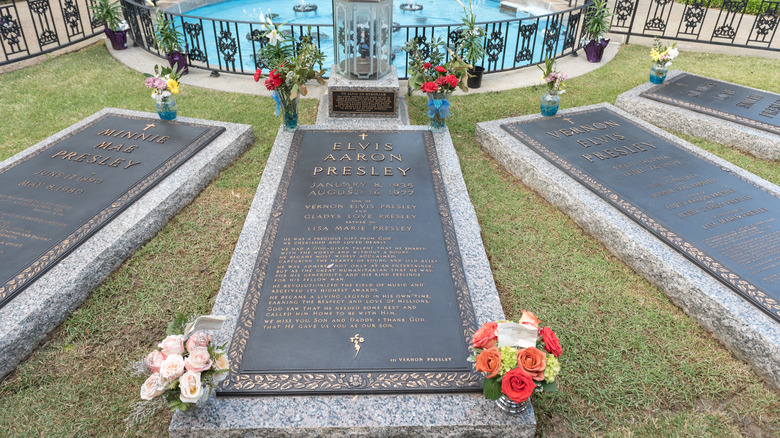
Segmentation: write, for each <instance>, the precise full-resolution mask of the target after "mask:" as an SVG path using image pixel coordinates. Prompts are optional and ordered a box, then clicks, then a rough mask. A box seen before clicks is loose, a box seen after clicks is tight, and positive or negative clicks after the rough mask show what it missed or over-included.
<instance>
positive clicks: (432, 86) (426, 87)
mask: <svg viewBox="0 0 780 438" xmlns="http://www.w3.org/2000/svg"><path fill="white" fill-rule="evenodd" d="M420 89H421V90H422V91H423V93H435V92H437V91H439V86H438V85H436V83H435V82H426V83H424V84H422V86H421V87H420Z"/></svg>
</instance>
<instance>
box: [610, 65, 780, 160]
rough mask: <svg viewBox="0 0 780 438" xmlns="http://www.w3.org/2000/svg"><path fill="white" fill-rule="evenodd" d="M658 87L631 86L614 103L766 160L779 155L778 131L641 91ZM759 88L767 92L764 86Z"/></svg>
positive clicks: (673, 74) (647, 118) (669, 127)
mask: <svg viewBox="0 0 780 438" xmlns="http://www.w3.org/2000/svg"><path fill="white" fill-rule="evenodd" d="M684 73H685V72H683V71H681V70H672V71H671V72H669V74H668V75H667V77H666V81H672V80H673V79H674V78H676V77H678V76H680V75H682V74H684ZM655 87H657V85H655V84H652V83H650V82H646V83H644V84H642V85H639V86H638V87H635V88H632V89H631V90H629V91H626V92H625V93H623V94H621V95H619V96H618V98H617V100H616V101H615V106H617V107H618V108H620V109H622V110H624V111H627V112H629V113H631V114H633V115H635V116H637V117H640V118H642V119H644V120H645V121H648V122H650V123H652V124H653V125H656V126H659V127H661V128H664V129H667V130H670V131H675V132H681V133H683V134H687V135H690V136H693V137H700V138H705V139H707V140H709V141H712V142H714V143H720V144H723V145H726V146H731V147H734V148H737V149H739V150H742V151H745V152H748V153H750V154H752V155H754V156H756V157H758V158H763V159H765V160H776V159H778V158H780V135H778V134H777V133H772V132H768V131H766V130H763V129H758V128H754V127H751V126H748V125H746V124H742V123H737V122H734V121H731V120H728V119H727V118H722V117H715V116H713V115H709V114H706V113H702V112H698V111H694V110H692V109H689V108H686V107H684V106H677V105H671V104H669V103H664V102H659V101H657V100H653V99H649V98H647V97H644V96H642V93H645V92H647V91H648V90H651V89H653V88H655ZM740 87H741V88H749V87H743V86H740ZM756 91H759V92H762V93H766V92H764V91H762V90H756ZM767 103H769V102H767ZM776 117H780V116H776Z"/></svg>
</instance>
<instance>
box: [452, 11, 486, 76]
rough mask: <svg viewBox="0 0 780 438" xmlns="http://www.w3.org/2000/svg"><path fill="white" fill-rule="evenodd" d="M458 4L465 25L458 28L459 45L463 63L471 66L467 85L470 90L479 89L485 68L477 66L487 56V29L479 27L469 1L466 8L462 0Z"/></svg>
mask: <svg viewBox="0 0 780 438" xmlns="http://www.w3.org/2000/svg"><path fill="white" fill-rule="evenodd" d="M458 3H460V5H461V6H462V7H463V19H462V21H463V25H462V26H461V27H460V28H458V31H459V32H460V37H461V42H460V44H459V48H460V51H458V53H462V54H463V55H462V58H463V61H465V62H466V63H467V64H468V65H469V69H468V80H467V81H466V82H467V85H468V87H469V88H479V87H481V86H482V75H483V74H484V72H485V68H484V67H482V66H481V65H479V66H478V65H476V64H477V62H479V61H481V60H482V58H483V57H484V56H485V47H484V39H485V29H483V28H481V27H479V26H477V15H476V14H475V13H474V8H473V6H472V4H471V0H469V6H468V7H466V5H464V4H463V3H461V1H460V0H458Z"/></svg>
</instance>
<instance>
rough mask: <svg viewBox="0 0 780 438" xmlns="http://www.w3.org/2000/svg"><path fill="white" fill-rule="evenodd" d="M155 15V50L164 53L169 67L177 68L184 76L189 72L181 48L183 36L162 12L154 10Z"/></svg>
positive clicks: (185, 57)
mask: <svg viewBox="0 0 780 438" xmlns="http://www.w3.org/2000/svg"><path fill="white" fill-rule="evenodd" d="M155 14H156V18H155V25H154V42H155V43H156V44H157V50H159V51H160V52H161V53H165V57H166V58H167V59H168V63H169V64H170V65H171V67H174V65H175V66H177V70H178V71H180V72H181V74H183V75H186V74H187V73H189V71H190V70H189V68H188V67H187V54H186V53H185V51H184V50H182V47H181V41H182V40H183V39H184V35H183V34H182V33H181V32H180V31H179V29H177V28H176V23H174V21H173V19H172V18H170V19H169V18H168V17H167V16H166V15H165V13H164V12H163V11H161V10H160V9H155Z"/></svg>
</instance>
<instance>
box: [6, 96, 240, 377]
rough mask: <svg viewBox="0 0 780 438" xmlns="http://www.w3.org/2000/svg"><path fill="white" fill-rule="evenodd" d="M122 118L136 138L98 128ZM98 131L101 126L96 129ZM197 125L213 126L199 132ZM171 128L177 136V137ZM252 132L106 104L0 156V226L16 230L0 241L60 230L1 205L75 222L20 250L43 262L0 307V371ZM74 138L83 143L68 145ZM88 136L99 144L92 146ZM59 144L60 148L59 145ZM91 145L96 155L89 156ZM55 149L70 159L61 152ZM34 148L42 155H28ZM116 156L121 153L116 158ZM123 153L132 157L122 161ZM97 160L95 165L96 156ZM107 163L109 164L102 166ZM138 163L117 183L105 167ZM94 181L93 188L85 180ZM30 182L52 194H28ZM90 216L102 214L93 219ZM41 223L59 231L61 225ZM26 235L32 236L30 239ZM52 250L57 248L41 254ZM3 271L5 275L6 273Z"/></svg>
mask: <svg viewBox="0 0 780 438" xmlns="http://www.w3.org/2000/svg"><path fill="white" fill-rule="evenodd" d="M104 125H105V126H104ZM130 125H132V126H130ZM136 125H137V126H136ZM151 125H154V126H151ZM122 126H128V128H131V129H129V130H130V131H132V133H133V134H139V136H138V137H137V139H136V140H131V139H128V138H126V137H125V138H123V139H120V137H119V135H117V137H116V138H115V137H109V136H108V131H110V130H111V129H116V132H114V134H116V133H117V132H119V131H128V129H122ZM147 126H148V129H147V131H146V132H147V133H149V132H150V131H153V130H157V131H159V132H157V131H155V134H152V135H149V136H146V137H144V136H143V135H140V133H143V132H144V131H143V130H144V128H147ZM106 130H108V131H106ZM100 132H103V133H104V134H103V135H100ZM204 134H206V135H211V134H213V135H214V136H213V138H212V139H211V140H210V141H205V138H204V137H203V135H204ZM112 135H113V134H112ZM155 135H156V136H157V137H155V140H154V141H152V142H148V141H147V142H146V143H147V144H142V141H141V138H145V139H146V140H149V139H151V138H152V137H154V136H155ZM166 136H168V137H170V138H169V139H165V141H164V142H163V143H156V142H155V141H158V140H160V139H162V138H163V137H166ZM84 137H88V138H84ZM92 137H94V138H92ZM174 137H181V138H180V139H179V140H180V141H179V140H174ZM79 139H81V140H79ZM96 139H97V140H96ZM82 140H83V141H82ZM116 140H121V141H116ZM253 140H254V139H253V133H252V128H251V126H248V125H237V124H231V123H223V122H214V121H207V120H197V119H190V118H179V119H177V120H176V121H174V122H164V121H161V120H160V119H159V117H158V116H157V115H156V114H149V113H143V112H137V111H127V110H121V109H112V108H106V109H104V110H102V111H99V112H98V113H96V114H94V115H92V116H90V117H88V118H86V119H84V120H82V121H81V122H79V123H77V124H75V125H73V126H71V127H70V128H68V129H65V130H63V131H61V132H60V133H58V134H55V135H53V136H51V137H49V138H47V139H46V140H43V141H42V142H40V143H38V144H36V145H34V146H32V147H30V148H28V149H26V150H25V151H22V152H20V153H19V154H17V155H15V156H13V157H11V158H9V159H7V160H5V161H3V162H2V163H0V171H2V174H3V178H11V179H12V182H13V181H15V182H14V184H13V185H15V186H16V187H18V188H19V189H21V190H23V192H22V193H21V194H20V193H7V192H6V191H5V187H4V191H3V192H2V197H3V203H4V204H10V205H11V207H9V208H3V210H2V211H3V212H4V213H3V214H4V216H3V219H2V220H0V222H2V227H4V229H10V230H12V231H14V233H6V234H11V235H12V236H16V238H15V239H10V238H4V239H3V240H4V241H5V242H8V243H12V244H14V245H22V246H26V245H27V244H28V240H29V239H32V240H44V239H51V240H52V241H54V240H57V239H60V240H63V238H62V236H59V237H58V236H53V235H47V234H46V233H52V232H53V231H52V230H46V229H43V230H37V231H35V232H27V231H24V230H23V229H22V228H24V227H25V226H27V225H26V224H25V223H21V225H20V224H18V223H16V222H13V223H11V220H10V219H9V216H8V215H11V217H13V218H15V220H17V221H18V220H23V221H27V222H29V223H33V224H35V223H39V221H44V220H45V221H48V222H62V223H65V222H66V221H70V222H72V223H74V224H75V225H76V227H75V229H76V231H75V232H74V231H72V230H71V231H70V232H68V233H61V234H63V235H64V236H65V237H64V240H63V242H60V243H59V244H57V243H56V242H54V243H47V246H46V247H45V248H42V249H40V248H39V249H40V250H39V251H38V253H37V255H36V254H33V255H30V256H26V257H23V258H21V260H22V261H23V262H30V261H32V262H33V263H34V262H36V261H38V259H39V258H41V257H43V259H44V261H46V260H50V259H51V260H53V262H52V263H50V264H49V265H48V266H45V267H46V268H47V270H43V269H41V270H40V271H39V272H37V273H36V274H37V275H36V276H35V277H32V278H28V277H24V278H23V279H24V280H25V284H24V288H20V289H19V290H18V291H14V292H15V293H14V294H13V296H12V298H10V299H7V300H6V304H5V305H4V306H3V307H2V308H0V357H2V361H0V362H1V363H0V376H5V375H6V374H8V373H9V372H11V371H12V370H13V369H14V368H15V367H16V365H17V364H18V363H19V362H20V361H21V360H23V359H24V358H25V357H26V356H27V355H28V354H29V353H30V352H32V351H33V349H34V348H35V347H36V345H37V344H38V342H39V341H40V340H41V339H42V338H43V337H44V336H45V335H46V334H47V333H48V332H50V331H51V330H53V329H54V328H55V327H57V326H58V325H59V324H60V323H62V322H63V321H64V320H65V319H66V318H67V317H68V315H69V314H70V312H72V311H73V310H75V309H76V308H77V307H78V306H79V305H80V304H81V303H82V302H83V301H84V300H86V298H87V297H88V296H89V294H90V293H91V292H92V290H93V289H94V288H95V287H96V286H98V285H99V284H100V283H101V282H102V281H103V280H104V279H105V278H106V277H107V276H108V275H109V274H110V273H111V272H112V271H113V270H114V269H116V268H117V267H118V266H119V265H120V264H121V263H122V262H123V261H124V260H125V259H126V258H128V257H129V256H130V255H131V254H132V253H133V252H134V251H135V250H136V249H137V248H138V247H139V246H140V245H142V244H143V243H144V242H145V241H147V240H149V239H150V238H151V237H153V236H154V235H155V234H156V233H157V231H159V230H160V228H162V226H163V225H164V224H165V223H166V222H167V221H168V220H169V219H170V218H171V217H172V216H173V215H174V214H176V212H178V211H179V210H180V209H181V208H182V207H184V206H185V205H187V204H188V203H189V202H191V201H192V199H194V198H195V196H197V194H198V193H200V191H201V190H202V189H203V188H204V187H205V186H206V185H207V184H208V183H209V182H210V181H211V180H212V179H213V178H214V177H216V176H217V174H218V172H219V171H220V170H221V169H223V168H225V167H226V166H227V165H229V164H230V163H231V162H233V161H234V160H235V159H236V158H238V157H239V156H240V155H241V154H242V153H243V152H244V151H245V150H246V149H248V148H249V147H250V146H251V144H252V142H253ZM168 141H170V142H171V143H168ZM108 143H111V144H110V145H109V144H108ZM120 143H121V144H122V147H121V149H122V150H127V149H128V148H129V149H131V152H122V151H121V150H120V151H118V152H117V151H110V152H109V151H108V148H112V147H118V145H119V144H120ZM166 144H167V145H168V146H166ZM84 145H86V146H87V147H88V148H91V149H93V150H92V151H91V152H90V151H87V150H84V151H80V152H78V153H76V154H75V155H74V154H73V152H75V151H76V150H77V149H78V148H81V147H82V146H84ZM96 145H98V146H100V147H99V148H95V147H94V146H96ZM132 145H136V147H132ZM103 147H105V149H103ZM145 150H148V153H147V152H144V151H145ZM61 151H66V153H65V154H61V153H60V152H61ZM116 153H119V154H122V155H121V156H117V157H114V158H113V159H111V160H106V161H103V160H104V159H105V158H106V156H109V155H111V154H115V155H116ZM69 154H70V155H69ZM87 155H89V156H87ZM96 155H102V157H101V158H99V159H98V158H97V157H96ZM52 156H53V158H52ZM65 156H70V158H71V159H69V160H68V159H63V158H62V157H65ZM36 157H43V161H44V162H43V163H40V162H37V163H36ZM120 158H124V161H117V160H119V159H120ZM130 159H132V160H133V163H135V162H136V161H137V162H141V163H142V164H137V165H136V164H133V165H132V166H130V167H127V166H128V165H130V161H129V160H130ZM65 161H70V163H66V164H70V165H71V166H76V168H75V169H74V168H65V167H62V166H63V162H65ZM100 162H104V164H105V166H101V165H99V164H98V163H100ZM112 163H114V164H115V166H109V165H110V164H112ZM28 164H30V165H32V167H29V166H28ZM147 164H148V166H147ZM79 166H81V167H82V168H81V169H79V168H78V167H79ZM145 166H147V167H146V168H145V169H142V171H140V172H138V173H137V174H136V175H134V176H132V177H129V178H127V179H126V180H125V181H126V182H125V183H122V178H120V177H119V176H118V175H115V173H121V172H127V173H129V172H130V171H131V170H133V168H136V169H141V168H142V167H145ZM103 167H107V168H108V169H102V168H103ZM25 168H27V170H26V171H24V172H22V174H18V175H15V173H17V172H20V171H22V170H24V169H25ZM85 168H86V169H85ZM25 181H27V184H25V183H24V182H25ZM98 181H100V182H98ZM120 183H121V184H120ZM153 183H154V184H153ZM110 185H112V186H117V187H118V186H122V185H123V186H124V188H122V187H119V189H117V188H116V187H113V188H112V187H108V186H110ZM95 186H99V187H101V189H95V188H94V187H95ZM49 187H51V188H49ZM102 187H106V188H105V189H102ZM101 190H103V191H104V192H105V193H103V196H102V198H103V199H109V201H108V202H105V201H103V202H102V203H100V202H98V203H96V204H95V205H92V206H91V207H92V209H91V211H89V212H87V213H85V214H86V215H87V216H89V217H85V218H75V219H67V220H66V219H63V218H64V217H66V216H67V215H69V214H72V212H73V213H81V212H79V209H80V207H79V202H78V201H73V199H75V198H78V197H79V196H84V197H89V198H90V199H91V200H95V199H97V198H99V196H97V192H100V191H101ZM82 191H83V192H82ZM35 192H40V193H43V194H45V195H53V196H55V198H53V199H48V198H45V199H39V200H36V199H35V198H34V193H35ZM12 198H13V199H12ZM65 198H67V199H65ZM132 200H134V202H133V201H132ZM19 203H22V204H21V205H20V204H19ZM23 213H24V214H23ZM16 216H23V217H22V218H18V217H16ZM73 217H75V216H73ZM95 217H97V218H98V219H106V220H104V221H103V222H102V223H100V224H98V222H99V221H97V220H95ZM36 219H37V220H36ZM51 228H53V229H54V230H56V231H57V232H59V231H60V230H59V229H60V228H63V227H60V226H58V225H57V226H52V227H51ZM74 234H80V235H81V236H80V237H83V239H82V241H81V242H80V245H71V246H69V244H70V243H73V242H72V240H73V239H74V238H73V235H74ZM33 236H37V237H38V238H39V239H33ZM25 239H26V240H25ZM22 240H24V241H22ZM14 245H4V248H3V254H0V257H7V260H8V261H9V266H10V264H11V262H13V263H16V262H18V261H19V260H18V258H17V257H16V255H15V254H16V253H15V252H14V249H18V247H16V246H14ZM9 248H10V249H9ZM52 250H54V251H55V252H57V254H54V255H53V256H52V257H47V253H48V252H50V251H52ZM41 252H42V253H43V256H41ZM4 260H5V259H4ZM27 264H28V265H29V263H27ZM14 266H15V265H14ZM28 269H30V268H29V267H22V268H18V267H15V268H14V269H12V270H13V271H14V272H12V273H11V274H12V275H13V276H14V277H16V276H18V274H17V273H18V272H19V271H21V272H22V273H24V271H25V270H28ZM9 272H10V271H9ZM3 281H5V282H6V283H8V282H7V280H6V279H3ZM12 281H13V280H12Z"/></svg>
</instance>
